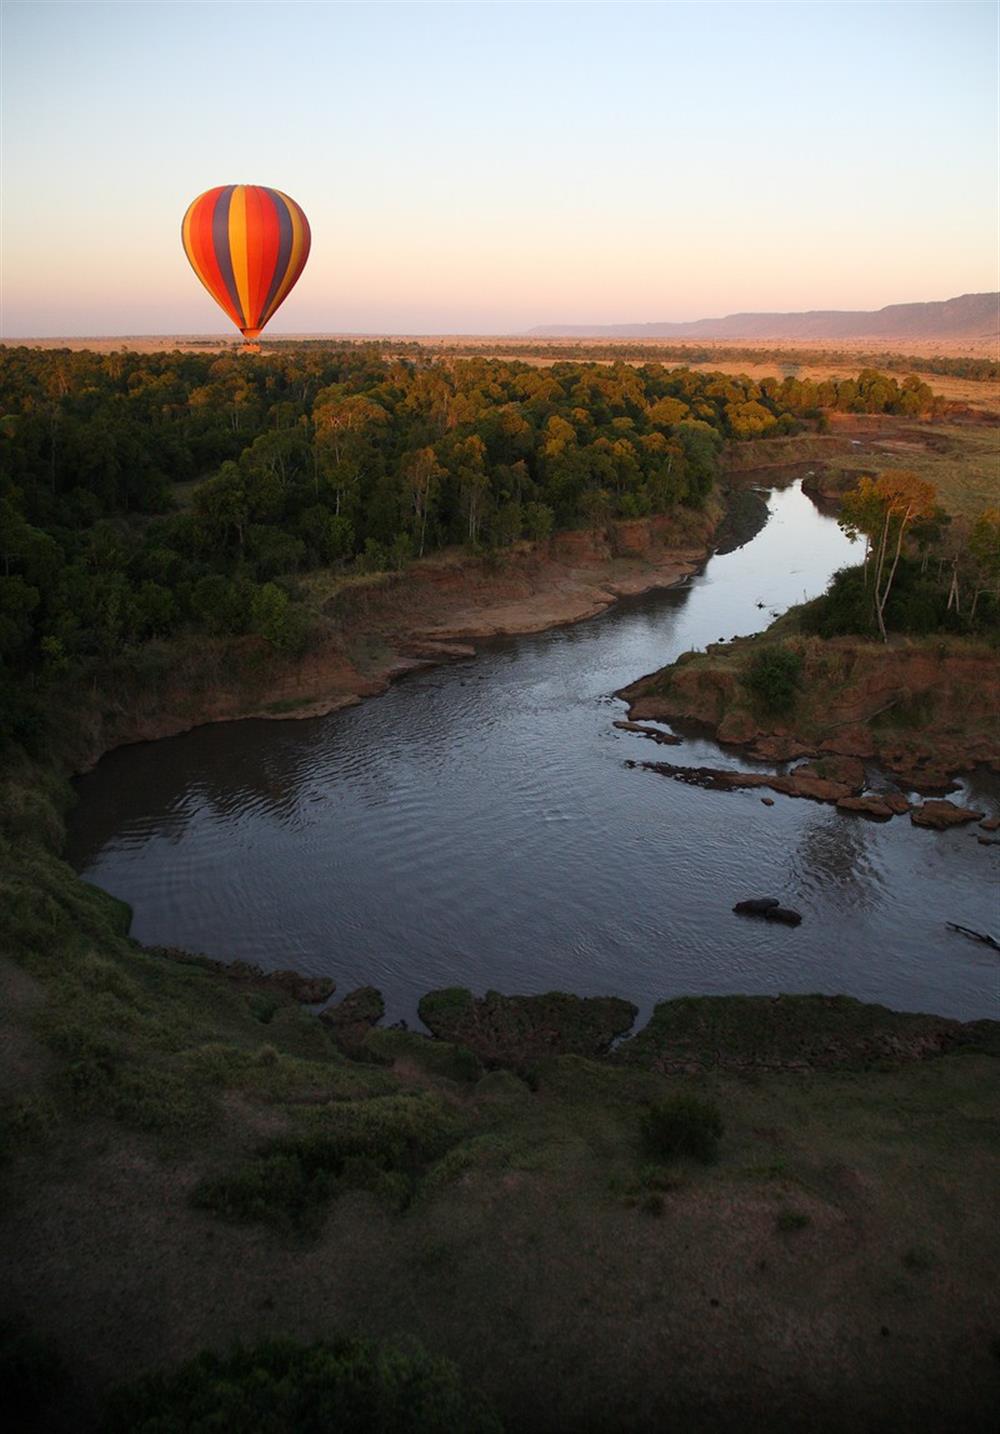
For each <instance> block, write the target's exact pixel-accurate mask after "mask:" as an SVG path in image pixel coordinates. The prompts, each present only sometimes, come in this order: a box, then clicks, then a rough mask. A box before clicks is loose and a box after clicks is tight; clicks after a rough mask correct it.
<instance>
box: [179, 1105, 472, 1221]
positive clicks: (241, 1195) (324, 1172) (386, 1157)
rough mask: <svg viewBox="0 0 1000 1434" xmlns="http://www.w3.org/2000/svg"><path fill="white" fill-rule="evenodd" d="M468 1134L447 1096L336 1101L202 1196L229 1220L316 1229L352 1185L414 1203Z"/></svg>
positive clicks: (206, 1186) (199, 1201) (208, 1185)
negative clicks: (426, 1175) (424, 1180)
mask: <svg viewBox="0 0 1000 1434" xmlns="http://www.w3.org/2000/svg"><path fill="white" fill-rule="evenodd" d="M461 1133H462V1130H461V1125H460V1123H459V1121H458V1120H457V1118H456V1117H455V1116H454V1115H453V1114H452V1113H451V1112H450V1111H449V1110H448V1109H447V1108H446V1106H445V1104H444V1102H443V1101H442V1100H441V1099H440V1098H439V1097H437V1096H433V1095H430V1094H427V1093H421V1094H418V1095H391V1096H378V1097H374V1098H372V1099H369V1100H362V1101H358V1102H350V1103H343V1104H340V1105H333V1106H331V1107H330V1109H329V1110H328V1111H326V1112H325V1113H324V1114H323V1116H322V1117H320V1118H319V1119H318V1120H317V1121H315V1122H314V1123H313V1124H312V1126H311V1127H310V1128H307V1129H304V1130H302V1131H299V1132H297V1133H295V1134H293V1135H287V1136H281V1137H279V1138H277V1139H275V1140H271V1141H269V1142H268V1143H267V1144H266V1145H265V1146H263V1147H262V1148H261V1149H260V1150H259V1151H258V1152H257V1154H255V1155H253V1156H251V1157H250V1158H249V1159H248V1160H245V1161H243V1162H242V1164H240V1165H237V1166H236V1167H235V1168H234V1169H232V1170H230V1171H227V1172H225V1173H224V1174H222V1175H220V1176H217V1177H215V1178H213V1179H208V1180H203V1181H202V1182H201V1184H200V1185H199V1186H198V1187H197V1188H196V1190H195V1192H194V1196H193V1199H194V1203H195V1204H196V1205H198V1206H201V1207H202V1208H204V1209H208V1210H212V1211H214V1212H215V1213H216V1214H218V1215H221V1216H222V1217H223V1218H224V1219H229V1220H235V1221H261V1222H263V1223H264V1224H269V1225H274V1226H277V1227H278V1228H280V1229H285V1230H287V1231H291V1232H295V1233H298V1234H311V1233H314V1232H315V1231H316V1229H317V1228H318V1226H319V1224H320V1222H321V1220H322V1217H323V1213H324V1211H325V1209H326V1207H327V1205H328V1204H329V1203H330V1201H331V1200H333V1199H334V1198H335V1197H336V1196H337V1195H338V1194H339V1193H340V1192H341V1191H343V1190H345V1189H364V1190H370V1191H372V1192H373V1193H374V1194H376V1195H378V1196H379V1197H381V1198H383V1199H385V1200H386V1201H388V1202H389V1203H390V1204H393V1205H395V1206H397V1207H398V1208H403V1207H404V1206H406V1205H407V1204H408V1203H409V1201H410V1200H411V1199H412V1196H413V1194H414V1191H415V1190H416V1187H417V1184H418V1182H419V1180H420V1177H421V1175H422V1174H423V1172H424V1171H425V1170H426V1169H427V1167H428V1166H429V1165H430V1164H431V1163H433V1161H435V1160H437V1159H439V1158H440V1157H441V1156H442V1155H444V1153H445V1152H446V1151H447V1150H448V1149H449V1148H450V1147H451V1146H452V1145H453V1144H454V1143H455V1142H456V1141H457V1140H458V1139H459V1138H460V1136H461Z"/></svg>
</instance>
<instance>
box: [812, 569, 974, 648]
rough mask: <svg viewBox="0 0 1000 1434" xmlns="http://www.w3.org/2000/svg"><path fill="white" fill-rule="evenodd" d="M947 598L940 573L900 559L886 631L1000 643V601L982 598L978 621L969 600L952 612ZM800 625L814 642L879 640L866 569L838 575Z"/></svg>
mask: <svg viewBox="0 0 1000 1434" xmlns="http://www.w3.org/2000/svg"><path fill="white" fill-rule="evenodd" d="M948 595H949V588H948V586H947V585H946V584H945V583H943V582H942V580H941V578H940V577H939V575H938V573H937V570H936V567H934V568H927V569H925V568H924V566H923V564H922V562H920V561H918V560H917V559H910V558H900V561H899V567H898V569H897V572H896V577H895V580H894V582H893V586H892V591H891V592H890V594H889V600H888V602H887V604H886V610H885V622H886V627H887V628H888V629H889V631H890V632H899V633H906V634H907V635H909V636H911V637H921V636H926V635H928V634H931V633H937V632H941V633H955V634H956V635H963V634H966V635H970V636H974V635H977V634H980V635H983V636H987V637H989V636H991V635H992V636H995V637H1000V601H998V600H997V598H996V596H995V595H994V594H992V593H988V592H986V593H981V594H980V595H979V599H978V601H977V603H976V608H975V614H974V615H973V613H972V603H971V600H969V601H963V602H961V603H960V606H959V607H958V608H956V606H955V604H954V601H953V602H952V605H951V607H949V606H948ZM800 625H801V628H802V630H803V632H806V633H809V634H811V635H814V636H816V637H854V636H861V637H875V636H877V634H878V627H877V625H876V622H875V616H874V612H873V609H872V599H871V590H870V587H869V585H868V583H867V581H866V574H865V570H864V568H862V567H853V568H841V570H840V572H838V573H834V575H833V577H832V578H831V580H830V586H829V587H828V588H827V590H826V592H825V593H824V594H823V596H822V597H819V598H816V599H815V600H814V601H813V602H811V603H808V604H807V605H806V606H805V607H803V608H802V611H801V616H800Z"/></svg>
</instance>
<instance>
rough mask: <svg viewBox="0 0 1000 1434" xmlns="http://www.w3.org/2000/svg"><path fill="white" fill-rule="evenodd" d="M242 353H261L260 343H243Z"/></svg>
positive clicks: (241, 346)
mask: <svg viewBox="0 0 1000 1434" xmlns="http://www.w3.org/2000/svg"><path fill="white" fill-rule="evenodd" d="M240 353H241V354H259V353H260V344H251V343H246V344H241V345H240Z"/></svg>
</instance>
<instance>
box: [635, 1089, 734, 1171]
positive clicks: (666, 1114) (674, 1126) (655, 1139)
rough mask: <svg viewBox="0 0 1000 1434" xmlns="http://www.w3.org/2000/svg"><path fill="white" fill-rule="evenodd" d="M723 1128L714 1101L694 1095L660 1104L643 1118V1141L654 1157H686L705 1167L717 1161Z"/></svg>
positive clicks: (679, 1097)
mask: <svg viewBox="0 0 1000 1434" xmlns="http://www.w3.org/2000/svg"><path fill="white" fill-rule="evenodd" d="M724 1128H725V1127H724V1126H723V1123H722V1116H721V1115H720V1114H719V1107H718V1106H717V1105H716V1103H715V1101H714V1100H699V1098H698V1097H697V1096H693V1095H675V1096H672V1097H671V1098H670V1099H669V1100H661V1101H659V1102H658V1103H657V1104H656V1105H653V1106H650V1108H649V1110H648V1111H647V1112H646V1114H645V1115H644V1116H643V1118H642V1134H643V1138H644V1140H645V1142H646V1145H647V1146H648V1148H649V1150H650V1152H651V1153H652V1154H653V1155H656V1156H658V1157H660V1158H661V1159H662V1158H663V1157H667V1158H670V1157H672V1156H677V1155H687V1156H692V1157H693V1158H694V1159H695V1160H701V1161H703V1162H704V1163H705V1164H706V1165H707V1164H709V1163H710V1162H711V1161H713V1160H714V1159H715V1156H716V1152H717V1148H718V1144H719V1139H720V1137H721V1136H722V1132H723V1130H724Z"/></svg>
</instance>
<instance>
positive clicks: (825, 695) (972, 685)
mask: <svg viewBox="0 0 1000 1434" xmlns="http://www.w3.org/2000/svg"><path fill="white" fill-rule="evenodd" d="M788 630H789V620H788V618H787V617H786V618H783V619H781V620H779V622H778V623H776V624H775V625H774V627H773V628H771V629H770V630H769V631H768V633H767V634H764V635H762V636H761V637H756V638H747V639H743V640H740V641H737V642H732V643H727V644H724V645H722V644H720V645H717V646H715V647H710V648H709V649H708V651H707V652H706V653H704V654H694V653H685V654H683V655H682V657H681V658H680V659H679V661H678V662H676V663H674V664H673V665H672V666H670V667H665V668H662V669H661V670H660V671H659V672H654V673H652V674H650V675H649V676H648V677H643V678H640V680H639V681H638V682H635V683H633V684H632V685H631V686H630V687H626V688H624V689H623V690H622V691H621V692H620V693H619V694H618V695H619V696H620V697H622V698H624V699H625V700H626V701H627V702H628V703H629V718H630V719H631V720H632V721H649V720H653V721H658V722H671V723H672V722H678V721H681V722H684V721H687V722H692V721H693V722H696V723H698V724H700V725H701V726H703V727H705V728H707V729H708V730H709V731H710V732H711V734H712V735H713V737H714V738H715V739H716V740H717V741H719V742H722V743H727V744H733V745H736V746H740V747H743V748H744V749H745V750H746V751H747V753H748V755H750V756H753V757H756V758H760V759H763V760H768V761H777V762H784V761H788V760H791V759H793V758H797V757H805V756H809V757H816V758H823V757H832V756H837V757H855V758H859V759H861V760H862V761H867V762H873V763H875V764H877V765H878V766H879V767H881V768H883V769H884V770H885V771H888V772H890V773H892V774H893V776H895V777H896V779H897V780H898V781H899V783H900V784H901V785H903V786H908V787H912V788H913V789H916V790H925V791H926V790H934V789H939V790H940V789H947V787H948V786H949V784H950V778H951V777H952V776H954V775H955V774H956V773H958V772H967V771H971V770H972V769H973V768H974V767H975V766H977V765H979V764H980V763H985V764H987V765H989V766H990V767H992V768H993V770H996V771H1000V740H998V732H997V720H996V714H997V712H998V711H1000V659H998V657H997V654H996V652H995V651H993V650H992V649H990V648H989V647H988V646H987V645H986V644H985V643H981V642H977V641H974V640H972V639H959V638H953V637H949V638H940V637H935V638H922V639H916V638H914V639H905V638H897V639H894V641H893V643H892V644H891V645H890V646H888V647H885V646H883V645H882V644H881V643H875V642H867V641H864V640H861V639H857V638H830V639H826V640H824V639H822V638H807V637H803V636H801V635H792V636H787V642H788V643H789V645H791V646H793V647H794V649H795V651H797V652H798V653H799V654H800V656H801V658H802V670H801V677H800V681H799V691H798V695H797V697H796V700H795V703H794V706H793V707H792V709H791V710H790V711H789V713H788V714H787V715H784V716H782V717H775V716H767V715H765V714H762V713H761V712H760V710H759V709H758V708H757V707H756V706H755V704H754V699H753V697H752V695H751V693H750V692H749V691H748V690H747V688H746V687H745V686H744V683H743V680H742V673H743V670H744V667H745V664H746V663H747V662H748V661H749V659H750V656H751V654H752V653H753V652H754V651H756V650H757V649H758V647H759V646H760V645H762V644H766V643H768V642H774V641H776V640H779V639H780V638H781V637H783V636H786V634H787V633H788Z"/></svg>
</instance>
